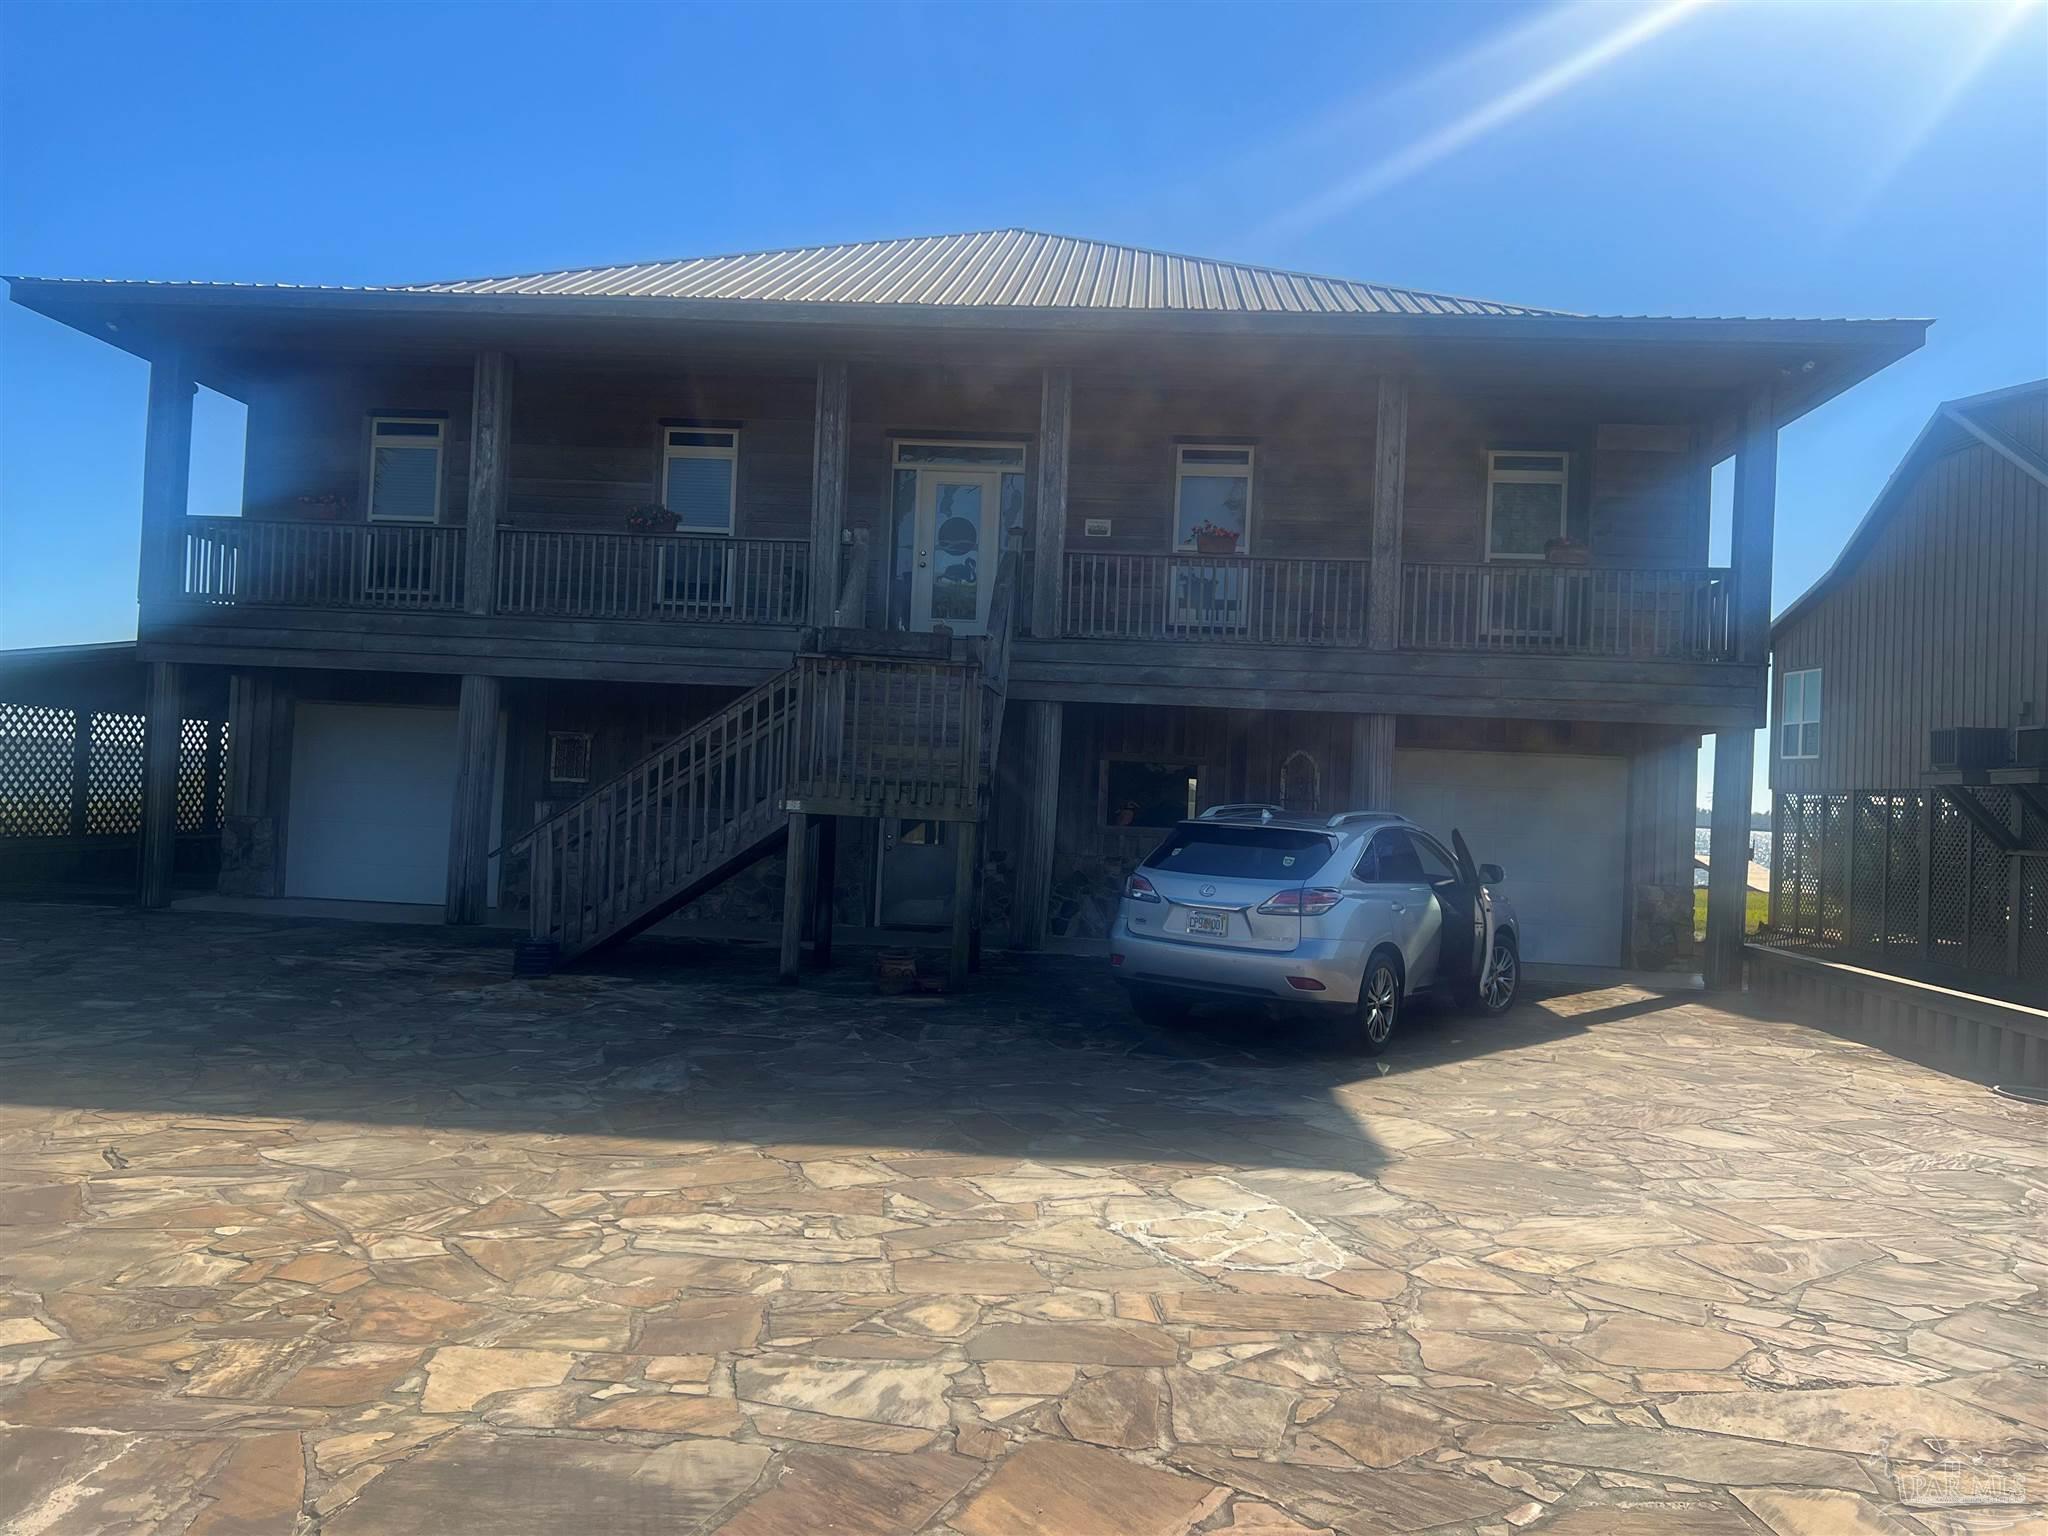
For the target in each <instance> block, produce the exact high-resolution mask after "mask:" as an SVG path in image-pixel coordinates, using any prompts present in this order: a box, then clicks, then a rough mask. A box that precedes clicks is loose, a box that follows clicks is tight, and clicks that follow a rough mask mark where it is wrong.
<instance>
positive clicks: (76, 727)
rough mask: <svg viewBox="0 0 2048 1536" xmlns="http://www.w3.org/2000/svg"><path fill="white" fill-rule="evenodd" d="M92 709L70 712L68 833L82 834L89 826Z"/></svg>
mask: <svg viewBox="0 0 2048 1536" xmlns="http://www.w3.org/2000/svg"><path fill="white" fill-rule="evenodd" d="M92 718H93V717H92V711H91V710H89V709H78V710H74V711H73V712H72V715H71V721H72V725H71V835H72V836H73V837H84V836H85V835H86V834H87V833H88V832H89V831H90V830H91V828H92V822H91V819H90V818H91V814H92Z"/></svg>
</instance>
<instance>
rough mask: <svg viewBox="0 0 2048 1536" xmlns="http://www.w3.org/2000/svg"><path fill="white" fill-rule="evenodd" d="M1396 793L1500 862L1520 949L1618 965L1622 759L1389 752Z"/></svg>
mask: <svg viewBox="0 0 2048 1536" xmlns="http://www.w3.org/2000/svg"><path fill="white" fill-rule="evenodd" d="M1394 805H1395V808H1396V809H1398V810H1399V811H1401V812H1402V814H1404V815H1406V816H1408V817H1410V818H1412V819H1413V820H1415V821H1416V822H1419V823H1420V824H1421V825H1422V827H1423V828H1424V829H1425V830H1427V831H1430V832H1434V833H1435V834H1436V835H1437V836H1439V837H1441V838H1443V839H1445V840H1446V841H1448V840H1449V839H1450V835H1451V828H1453V827H1457V828H1459V829H1460V830H1461V831H1463V832H1464V834H1465V841H1466V842H1468V843H1470V844H1471V845H1472V857H1473V858H1475V859H1477V860H1479V861H1480V862H1481V863H1483V864H1498V865H1500V866H1501V867H1502V868H1503V869H1505V870H1506V871H1507V875H1508V878H1507V883H1506V885H1505V886H1504V887H1503V888H1502V889H1503V892H1504V894H1506V895H1508V896H1510V897H1512V898H1513V900H1514V903H1515V910H1516V912H1517V913H1519V914H1520V916H1521V920H1522V953H1523V956H1524V957H1525V958H1527V959H1530V960H1536V961H1550V962H1552V963H1554V964H1564V965H1619V964H1621V950H1622V939H1623V922H1624V912H1625V907H1624V905H1623V897H1624V893H1625V891H1626V889H1627V869H1626V864H1627V857H1628V832H1627V827H1628V764H1627V762H1626V761H1625V760H1624V759H1622V758H1618V757H1564V756H1558V755H1552V754H1548V753H1536V752H1440V751H1422V750H1412V751H1411V750H1403V751H1399V752H1396V753H1395V754H1394Z"/></svg>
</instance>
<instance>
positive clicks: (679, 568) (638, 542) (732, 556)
mask: <svg viewBox="0 0 2048 1536" xmlns="http://www.w3.org/2000/svg"><path fill="white" fill-rule="evenodd" d="M810 558H811V550H810V545H809V544H808V543H807V542H805V541H804V540H801V539H735V538H725V537H722V536H719V535H700V534H638V533H578V532H568V531H556V530H552V529H540V528H500V529H499V530H498V612H500V613H505V614H526V615H533V616H536V617H549V618H576V619H677V620H682V621H684V622H687V623H693V624H721V623H723V624H801V623H803V622H804V618H805V611H806V604H807V602H808V600H809V598H808V593H809V573H810Z"/></svg>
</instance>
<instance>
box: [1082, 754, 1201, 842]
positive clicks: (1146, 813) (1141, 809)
mask: <svg viewBox="0 0 2048 1536" xmlns="http://www.w3.org/2000/svg"><path fill="white" fill-rule="evenodd" d="M1201 779H1202V769H1201V765H1200V764H1198V763H1159V762H1140V761H1138V760H1136V759H1125V758H1110V759H1109V760H1108V761H1106V762H1104V763H1103V765H1102V819H1103V824H1104V825H1105V826H1111V827H1170V826H1172V825H1173V824H1174V823H1175V822H1177V821H1185V820H1187V818H1189V817H1190V816H1192V815H1194V814H1195V801H1196V797H1197V796H1198V795H1199V793H1200V791H1201Z"/></svg>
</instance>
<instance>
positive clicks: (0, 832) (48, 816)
mask: <svg viewBox="0 0 2048 1536" xmlns="http://www.w3.org/2000/svg"><path fill="white" fill-rule="evenodd" d="M144 726H145V722H144V719H143V717H142V716H141V715H136V714H117V713H110V712H98V713H93V712H89V711H82V710H70V709H53V708H49V707H46V706H43V705H34V704H9V703H5V702H0V838H25V839H34V838H64V837H90V838H114V839H119V838H134V837H137V836H139V835H140V834H141V831H142V766H143V740H144V735H145V731H144ZM226 800H227V725H226V723H225V722H223V721H218V720H186V721H184V722H183V723H182V728H181V730H180V732H179V739H178V788H177V825H178V831H179V832H181V833H186V834H191V833H209V832H218V831H219V830H220V822H221V807H222V806H223V805H224V804H225V803H226Z"/></svg>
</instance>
